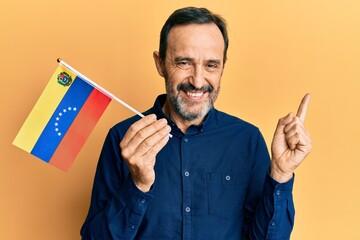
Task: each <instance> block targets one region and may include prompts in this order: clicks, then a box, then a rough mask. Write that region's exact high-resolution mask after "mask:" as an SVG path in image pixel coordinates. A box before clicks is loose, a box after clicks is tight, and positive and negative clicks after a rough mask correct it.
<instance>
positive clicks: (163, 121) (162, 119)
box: [158, 118, 167, 125]
mask: <svg viewBox="0 0 360 240" xmlns="http://www.w3.org/2000/svg"><path fill="white" fill-rule="evenodd" d="M158 121H159V122H160V124H161V125H165V124H167V121H166V119H165V118H161V119H159V120H158Z"/></svg>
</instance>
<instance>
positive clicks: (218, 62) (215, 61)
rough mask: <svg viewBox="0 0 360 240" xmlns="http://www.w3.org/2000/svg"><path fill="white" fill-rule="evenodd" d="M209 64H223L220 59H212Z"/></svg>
mask: <svg viewBox="0 0 360 240" xmlns="http://www.w3.org/2000/svg"><path fill="white" fill-rule="evenodd" d="M208 63H215V64H221V61H220V59H210V60H208Z"/></svg>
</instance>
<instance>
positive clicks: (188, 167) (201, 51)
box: [81, 7, 311, 240]
mask: <svg viewBox="0 0 360 240" xmlns="http://www.w3.org/2000/svg"><path fill="white" fill-rule="evenodd" d="M227 48H228V37H227V30H226V24H225V21H224V20H223V19H222V18H221V17H220V16H218V15H215V14H213V13H211V12H209V11H208V10H207V9H203V8H193V7H189V8H184V9H179V10H177V11H175V12H174V13H173V14H172V15H171V16H170V17H169V19H168V20H167V21H166V23H165V25H164V27H163V29H162V31H161V36H160V49H159V52H154V54H153V57H154V60H155V65H156V68H157V71H158V73H159V74H160V76H162V77H164V79H165V83H166V93H167V94H166V95H160V96H159V97H158V98H157V99H156V101H155V104H154V106H153V107H152V108H151V109H150V110H148V111H147V112H145V114H144V115H146V116H145V117H144V118H142V119H139V117H137V116H135V117H132V118H130V119H127V120H125V121H123V122H120V123H119V124H117V125H115V126H114V127H113V128H112V129H111V130H110V131H109V134H108V136H107V138H106V140H105V143H104V146H103V150H102V153H101V156H100V159H99V163H98V167H97V172H96V176H95V180H94V186H93V193H92V199H91V205H90V210H89V214H88V216H87V218H86V221H85V223H84V225H83V227H82V230H81V234H82V237H83V239H99V240H100V239H102V240H103V239H217V240H218V239H225V240H229V239H245V238H246V239H289V238H290V234H291V231H292V227H293V223H294V207H293V201H292V186H293V178H294V177H293V172H294V170H295V168H296V167H297V166H298V165H299V164H300V163H301V162H302V161H303V160H304V158H305V157H306V156H307V155H308V153H309V152H310V150H311V139H310V137H309V134H308V132H307V131H306V129H305V128H304V125H303V122H304V120H305V115H306V110H307V106H308V103H309V100H310V95H306V96H305V97H304V99H303V101H302V103H301V105H300V107H299V111H298V114H297V116H293V114H292V113H290V114H288V115H287V116H286V117H284V118H282V119H280V120H279V123H278V126H277V127H276V131H275V134H274V139H273V142H272V147H271V149H272V159H271V161H270V158H269V155H268V152H267V148H266V145H265V142H264V139H263V137H262V135H261V133H260V132H259V130H258V129H257V128H256V127H254V126H252V125H251V124H249V123H247V122H245V121H243V120H240V119H238V118H236V117H233V116H230V115H228V114H225V113H223V112H220V111H218V110H216V109H214V107H213V105H214V102H215V100H216V98H217V96H218V93H219V90H220V79H221V76H222V73H223V70H224V64H225V62H226V52H227ZM170 134H171V136H172V137H171V138H170V137H169V136H170Z"/></svg>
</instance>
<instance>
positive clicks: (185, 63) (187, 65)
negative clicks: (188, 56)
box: [176, 61, 191, 68]
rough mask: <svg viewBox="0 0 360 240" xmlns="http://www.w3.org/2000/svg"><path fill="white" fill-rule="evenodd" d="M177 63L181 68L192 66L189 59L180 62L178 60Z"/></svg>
mask: <svg viewBox="0 0 360 240" xmlns="http://www.w3.org/2000/svg"><path fill="white" fill-rule="evenodd" d="M176 65H177V66H178V67H180V68H189V67H191V63H190V62H188V61H180V62H177V63H176Z"/></svg>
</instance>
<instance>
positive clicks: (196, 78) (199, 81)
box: [190, 66, 205, 89]
mask: <svg viewBox="0 0 360 240" xmlns="http://www.w3.org/2000/svg"><path fill="white" fill-rule="evenodd" d="M204 81H205V79H204V69H203V68H202V67H201V66H196V67H195V68H194V69H193V72H192V76H191V78H190V83H191V84H192V85H193V86H194V87H195V88H197V89H199V88H201V87H202V86H204Z"/></svg>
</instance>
